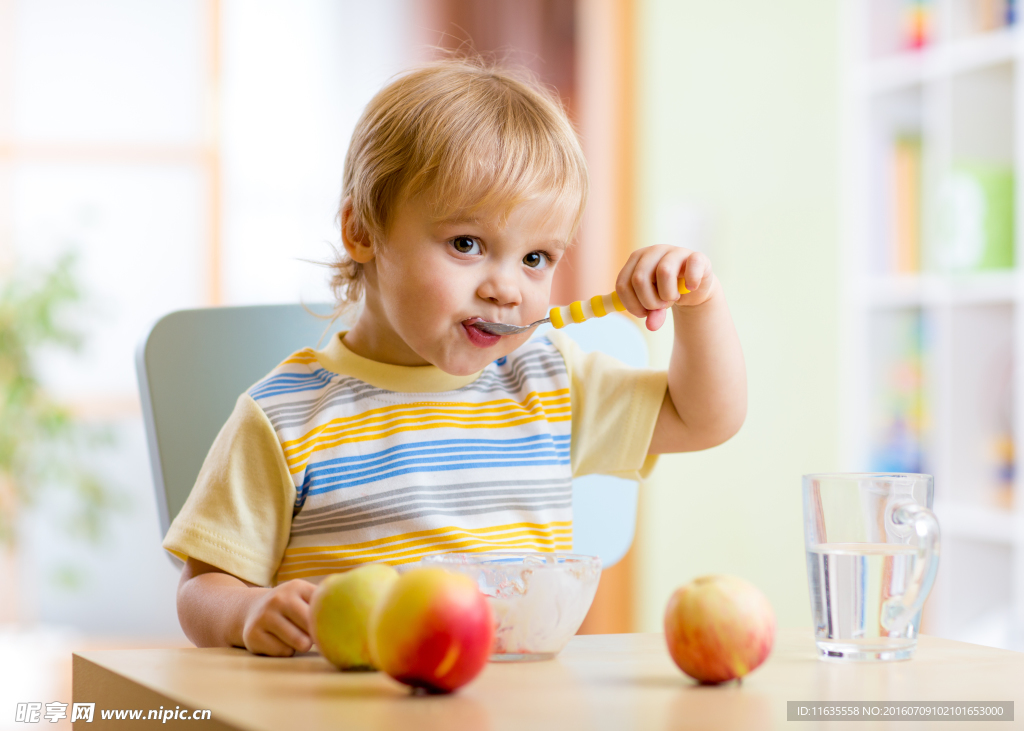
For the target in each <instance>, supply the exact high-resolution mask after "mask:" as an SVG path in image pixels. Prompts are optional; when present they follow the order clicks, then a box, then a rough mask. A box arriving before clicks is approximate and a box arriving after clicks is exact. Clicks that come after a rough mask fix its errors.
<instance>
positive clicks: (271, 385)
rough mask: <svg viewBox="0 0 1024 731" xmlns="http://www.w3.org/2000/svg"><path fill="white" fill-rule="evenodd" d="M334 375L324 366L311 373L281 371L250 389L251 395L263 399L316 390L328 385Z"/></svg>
mask: <svg viewBox="0 0 1024 731" xmlns="http://www.w3.org/2000/svg"><path fill="white" fill-rule="evenodd" d="M333 377H334V374H333V373H331V372H330V371H328V370H325V369H323V368H317V369H316V370H315V371H313V372H311V373H280V374H278V375H276V376H273V377H271V378H267V379H265V380H263V381H260V382H259V383H257V384H256V385H255V386H253V387H252V388H251V389H249V395H250V396H252V397H253V398H254V399H261V398H267V397H268V396H279V395H281V394H285V393H299V392H302V391H314V390H316V389H320V388H323V387H324V386H326V385H327V384H328V383H330V382H331V378H333ZM310 381H313V382H312V383H310Z"/></svg>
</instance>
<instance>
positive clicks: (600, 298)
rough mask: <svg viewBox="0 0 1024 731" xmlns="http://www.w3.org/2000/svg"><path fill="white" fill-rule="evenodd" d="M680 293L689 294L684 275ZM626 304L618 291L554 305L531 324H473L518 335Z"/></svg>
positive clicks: (621, 308) (557, 326) (620, 309)
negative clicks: (543, 316) (534, 328)
mask: <svg viewBox="0 0 1024 731" xmlns="http://www.w3.org/2000/svg"><path fill="white" fill-rule="evenodd" d="M678 284H679V294H689V292H690V290H688V289H687V288H686V283H685V282H684V281H683V279H682V277H680V278H679V282H678ZM625 310H626V306H625V305H624V304H622V300H620V299H619V295H618V293H617V292H612V293H611V294H605V295H596V296H594V297H591V298H590V299H589V300H579V301H578V302H573V303H572V304H571V305H563V306H561V307H552V308H551V311H550V312H548V316H547V317H545V318H544V319H543V320H537V322H533V323H530V324H529V325H506V324H505V323H503V322H474V323H473V326H474V327H477V328H479V329H481V330H483V331H484V332H489V333H491V334H492V335H518V334H519V333H522V332H526V331H527V330H529V329H530V328H533V327H537V325H543V324H544V323H545V322H550V323H551V324H552V325H554V326H555V329H556V330H560V329H561V328H563V327H565V326H566V325H569V324H572V323H574V322H584V321H586V320H589V319H591V318H594V317H604V316H605V315H607V314H608V313H609V312H625Z"/></svg>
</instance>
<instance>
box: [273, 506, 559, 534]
mask: <svg viewBox="0 0 1024 731" xmlns="http://www.w3.org/2000/svg"><path fill="white" fill-rule="evenodd" d="M520 507H523V506H521V505H519V504H517V503H507V504H504V505H491V506H487V507H481V508H476V509H472V510H452V509H449V508H445V509H440V508H437V509H434V510H425V511H422V512H414V513H407V514H404V515H397V516H396V515H391V516H388V517H386V518H378V519H377V520H367V521H365V522H363V523H355V524H353V525H347V526H344V527H343V528H340V529H338V530H336V531H335V530H330V529H327V528H324V529H310V530H302V531H295V530H293V531H292V533H291V534H292V535H293V536H315V535H320V534H323V533H334V532H337V533H343V532H347V531H355V530H362V529H365V528H371V527H373V526H375V525H384V524H385V523H397V522H400V521H403V520H415V519H420V518H425V517H427V516H428V515H453V516H467V515H480V514H481V513H496V512H500V511H502V510H514V509H516V508H520ZM529 507H530V510H531V511H538V510H546V509H550V508H571V507H572V500H565V501H563V502H557V503H542V504H539V505H530V506H529Z"/></svg>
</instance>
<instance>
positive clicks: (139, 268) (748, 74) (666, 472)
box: [0, 0, 1024, 697]
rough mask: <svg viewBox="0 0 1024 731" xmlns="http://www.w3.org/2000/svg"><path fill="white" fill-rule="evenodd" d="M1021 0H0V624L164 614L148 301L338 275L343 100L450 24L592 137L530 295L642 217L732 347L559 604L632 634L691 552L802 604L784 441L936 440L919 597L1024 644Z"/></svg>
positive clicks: (791, 622) (794, 456)
mask: <svg viewBox="0 0 1024 731" xmlns="http://www.w3.org/2000/svg"><path fill="white" fill-rule="evenodd" d="M1016 11H1017V4H1016V2H1014V1H1013V0H778V1H777V2H773V3H763V2H757V1H756V0H742V1H738V2H730V3H708V2H700V1H699V0H516V2H511V1H510V0H377V1H375V2H372V3H366V2H356V1H354V0H292V1H290V2H283V0H244V1H243V0H147V2H145V3H139V2H135V1H133V0H73V1H72V0H0V297H2V299H0V359H2V360H0V388H3V389H4V390H3V392H2V393H0V397H2V400H0V403H4V404H6V405H5V406H4V407H3V408H4V409H5V411H4V412H0V420H2V421H3V422H4V425H3V426H2V427H0V516H2V521H0V528H2V529H3V533H2V534H0V535H2V537H3V545H4V548H3V549H2V552H0V627H2V628H3V629H0V637H3V638H4V639H3V640H2V641H3V642H4V643H6V645H3V646H4V647H6V648H8V651H10V652H14V650H11V649H10V648H17V647H24V646H27V643H28V641H27V640H24V639H23V638H24V637H26V636H27V634H26V633H31V632H34V633H35V634H34V635H32V637H33V639H32V641H31V644H32V647H33V648H35V651H34V652H33V657H35V658H36V659H37V660H38V662H40V663H42V662H44V660H39V659H38V658H41V657H43V656H44V655H45V650H46V648H54V649H53V654H54V656H55V657H64V656H65V655H66V647H68V646H69V645H71V646H76V647H77V646H97V645H102V646H109V645H112V644H120V645H122V646H130V645H137V646H142V645H150V646H152V645H154V644H172V645H173V644H184V643H186V642H187V640H186V639H185V638H184V636H183V635H182V633H181V631H180V629H179V627H178V621H177V617H176V612H175V605H174V595H175V588H176V584H177V579H178V572H177V570H176V569H175V568H174V566H173V565H172V564H171V562H170V561H169V560H168V558H167V556H166V555H164V553H163V551H162V549H161V548H160V529H159V524H158V520H157V512H156V506H155V499H154V494H153V484H152V478H151V474H150V468H149V463H148V457H147V453H146V443H145V437H144V433H143V427H142V419H141V410H140V405H139V398H138V391H137V385H136V378H135V369H134V351H135V347H136V345H137V343H138V341H139V339H140V338H141V337H142V335H143V334H144V333H145V332H146V331H147V329H148V327H149V326H150V325H151V324H152V323H153V322H154V321H155V320H156V319H157V318H158V317H160V316H161V315H163V314H165V313H167V312H169V311H171V310H175V309H180V308H187V307H204V306H218V305H237V304H253V303H274V302H295V301H304V302H319V301H325V300H327V299H329V292H328V289H327V287H326V272H325V270H324V269H323V268H322V267H320V266H318V265H317V264H316V262H322V261H324V260H326V259H328V258H329V257H330V255H331V247H332V246H334V245H336V244H337V243H338V230H337V227H336V225H335V220H334V216H335V212H336V207H337V201H338V195H339V191H340V181H341V175H342V163H343V159H344V155H345V150H346V145H347V142H348V139H349V136H350V134H351V131H352V128H353V126H354V124H355V121H356V119H357V117H358V115H359V113H360V111H361V110H362V108H363V106H364V105H365V103H366V102H367V101H368V100H369V98H370V97H371V96H372V95H373V94H374V93H375V92H376V91H377V90H378V89H379V88H380V87H381V86H382V85H383V84H384V83H385V82H386V80H387V79H388V78H389V77H390V76H392V75H393V74H395V73H397V72H399V71H401V70H402V69H405V68H407V67H409V66H411V65H413V64H416V63H418V62H421V61H423V60H426V59H429V58H431V57H433V56H434V55H436V53H438V49H440V48H449V49H451V48H462V49H467V48H471V49H475V50H476V51H480V52H484V53H491V54H495V55H496V57H497V58H501V59H505V60H506V61H508V62H510V63H515V64H519V65H523V66H526V67H528V68H529V69H531V70H532V71H533V72H534V73H535V74H536V75H537V76H539V77H540V78H541V79H542V80H543V81H544V82H545V83H547V84H549V85H551V86H553V87H554V88H555V89H556V90H557V92H558V93H559V95H560V96H561V97H562V99H563V100H564V102H565V104H566V106H567V108H568V110H569V112H570V114H571V116H572V117H573V120H574V122H575V124H576V125H577V128H578V129H579V131H580V133H581V136H582V138H583V143H584V147H585V151H586V153H587V156H588V160H589V162H590V165H591V171H592V176H593V183H592V185H593V194H592V198H591V203H590V206H589V210H588V213H587V217H586V219H585V221H584V224H583V227H582V231H581V236H580V240H579V242H578V245H577V246H576V247H575V248H574V250H573V251H572V254H571V256H570V258H569V260H568V261H567V266H565V267H564V268H563V270H562V271H560V272H559V280H558V282H557V286H556V291H555V293H554V300H555V301H556V302H559V303H563V302H568V301H570V300H571V299H574V298H578V297H581V296H589V295H590V294H592V293H593V292H598V291H604V290H606V289H608V288H609V287H611V286H612V283H613V280H614V276H615V273H616V272H617V270H618V268H619V267H620V266H621V264H622V263H623V262H624V261H625V259H626V257H627V256H628V253H629V252H630V251H631V250H633V249H634V248H636V247H639V246H645V245H649V244H653V243H670V244H676V245H680V246H686V247H690V248H694V249H699V250H702V251H705V252H706V253H707V254H708V255H709V256H710V257H711V259H712V261H713V263H714V266H715V271H716V272H717V274H718V276H719V277H720V278H721V280H722V282H723V284H724V287H725V291H726V293H727V295H728V298H729V302H730V306H731V309H732V312H733V316H734V318H735V321H736V324H737V327H738V329H739V332H740V337H741V340H742V342H743V347H744V351H745V354H746V359H747V367H748V373H749V389H750V406H749V415H748V418H747V422H746V424H745V426H744V427H743V429H742V431H741V432H740V433H739V435H738V436H736V437H735V438H734V439H733V440H731V441H730V442H729V443H727V444H726V445H724V446H722V447H719V448H716V449H713V450H710V451H707V452H703V453H697V454H688V455H672V456H667V457H663V458H662V460H661V462H660V464H659V467H658V468H657V470H656V472H655V474H654V475H653V477H652V478H651V479H650V480H649V481H648V482H647V483H646V484H645V485H643V486H642V489H641V498H640V515H639V522H638V530H637V537H636V540H635V543H634V546H633V549H632V550H631V551H630V554H629V555H628V556H627V559H626V560H624V561H623V562H622V563H621V564H619V565H618V566H616V567H615V568H614V569H612V570H610V571H608V572H607V573H606V575H605V577H604V578H603V580H602V586H601V590H600V593H599V598H598V601H597V602H596V604H595V607H594V609H593V610H592V612H591V616H590V617H588V620H587V623H586V625H585V631H591V632H608V631H612V632H623V631H658V630H659V629H660V626H661V613H662V611H663V608H664V606H665V602H666V601H667V598H668V596H669V594H670V593H671V592H672V590H673V589H674V588H676V587H677V586H679V585H682V584H683V583H686V582H687V581H689V580H690V579H692V578H694V577H695V576H698V575H701V574H707V573H731V574H738V575H741V576H744V577H746V578H748V579H750V580H751V581H753V582H754V583H756V584H757V585H758V586H759V587H760V588H761V589H762V590H763V591H764V592H765V593H766V594H767V596H768V597H769V599H770V600H771V602H772V604H773V605H774V607H775V610H776V612H777V615H778V619H779V623H780V625H781V626H784V627H789V626H793V627H807V626H809V625H810V621H811V618H810V611H809V601H808V594H807V578H806V571H805V565H806V563H805V558H804V551H803V536H802V513H801V498H800V476H801V475H802V474H804V473H807V472H813V471H830V470H903V471H926V472H930V473H933V474H935V476H936V486H937V487H936V510H937V512H938V513H939V517H940V520H941V521H942V525H943V529H944V536H943V537H944V543H943V566H942V570H941V571H940V578H939V582H938V584H937V587H936V591H935V592H934V594H933V596H932V598H931V599H930V600H929V604H928V606H927V608H926V611H925V616H924V622H925V627H924V631H925V632H930V633H933V634H939V635H942V636H947V637H952V638H957V639H964V640H970V641H976V642H981V643H985V644H991V645H995V646H1002V647H1016V648H1017V649H1024V645H1022V641H1024V640H1022V637H1024V633H1022V628H1024V506H1022V504H1021V501H1020V500H1017V501H1016V503H1015V502H1014V499H1013V497H1014V492H1015V483H1016V482H1018V481H1019V478H1018V477H1017V476H1016V473H1015V471H1014V465H1015V463H1014V454H1015V445H1017V444H1019V438H1020V437H1019V436H1018V435H1017V432H1015V431H1014V424H1015V423H1016V421H1017V415H1018V414H1020V413H1021V409H1022V408H1024V401H1022V396H1021V394H1022V392H1024V389H1021V388H1019V387H1018V384H1019V380H1020V378H1021V375H1020V373H1019V372H1018V371H1016V370H1015V368H1014V363H1015V362H1016V361H1018V360H1019V358H1018V357H1017V356H1019V355H1020V354H1021V352H1022V351H1021V348H1022V347H1024V346H1022V343H1024V326H1022V325H1021V318H1017V317H1016V315H1015V312H1016V311H1017V308H1018V307H1019V306H1021V305H1022V304H1024V284H1022V281H1021V277H1020V273H1019V272H1018V270H1017V268H1016V260H1017V258H1019V251H1020V243H1019V240H1020V236H1019V234H1018V233H1017V228H1016V227H1015V219H1016V215H1015V213H1016V210H1018V209H1019V208H1020V206H1021V204H1022V199H1021V196H1020V193H1019V190H1018V188H1017V187H1016V186H1015V173H1016V170H1017V169H1018V168H1019V167H1020V166H1021V165H1022V164H1024V157H1022V153H1021V149H1022V145H1021V144H1020V143H1019V141H1018V138H1019V137H1020V133H1019V132H1018V129H1019V128H1020V127H1019V123H1018V121H1017V119H1018V117H1017V110H1018V108H1019V105H1020V103H1021V99H1022V98H1024V94H1022V92H1024V89H1022V88H1021V82H1020V81H1019V78H1020V77H1019V76H1018V74H1017V72H1016V66H1017V64H1018V60H1019V59H1024V35H1022V34H1021V33H1020V32H1019V30H1018V28H1017V25H1016V20H1017V17H1016ZM669 329H670V328H666V331H665V332H659V333H655V334H651V335H650V343H651V349H652V355H653V359H654V364H655V365H660V366H664V365H666V364H667V360H668V353H669V350H670V347H671V336H670V333H669V332H668V330H669ZM1018 489H1019V488H1018ZM19 638H22V639H19ZM19 642H20V643H22V644H21V645H19ZM40 648H42V649H40ZM10 657H14V655H10ZM19 662H20V661H19ZM25 662H28V661H27V660H26V661H25ZM33 662H35V660H33ZM0 663H2V667H0V685H4V684H5V683H16V682H21V683H25V682H28V681H27V680H26V678H28V677H30V676H31V673H30V672H29V671H28V670H26V667H28V666H26V665H23V664H19V665H18V667H17V669H15V667H14V665H13V664H12V663H10V662H7V661H6V659H3V660H0ZM41 672H42V671H40V673H41ZM40 677H42V675H40ZM55 677H56V676H55ZM54 682H58V681H54ZM59 682H63V681H59ZM61 687H63V686H61ZM55 692H56V691H55ZM33 695H40V694H39V693H35V694H33ZM42 695H45V694H42ZM66 695H67V696H68V697H70V692H67V693H66Z"/></svg>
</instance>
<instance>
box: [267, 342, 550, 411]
mask: <svg viewBox="0 0 1024 731" xmlns="http://www.w3.org/2000/svg"><path fill="white" fill-rule="evenodd" d="M566 372H567V371H566V368H565V362H564V361H563V360H562V358H561V357H560V356H559V355H552V354H550V353H545V352H543V351H532V352H529V353H524V354H523V355H522V356H521V357H520V358H517V359H516V360H515V361H514V363H513V364H512V367H511V369H510V370H509V372H508V373H499V372H497V371H495V370H487V371H485V372H484V374H483V375H481V376H480V378H478V379H477V380H475V381H473V383H470V384H467V385H465V386H463V387H462V388H460V389H456V390H455V391H454V392H453V393H469V392H472V391H477V392H482V393H486V392H488V391H494V390H501V391H513V392H517V391H519V390H520V389H521V388H522V385H523V383H524V382H525V380H526V377H527V376H543V377H547V378H553V377H555V376H558V375H563V374H565V373H566ZM393 393H394V392H392V391H386V390H384V389H380V388H376V387H375V386H370V385H369V384H367V383H365V382H363V381H360V380H358V379H356V378H351V377H347V376H346V377H342V378H341V379H340V380H332V382H331V383H330V384H329V385H328V386H327V388H326V389H325V390H323V391H322V392H321V393H320V395H319V396H317V397H316V398H313V399H308V400H306V401H291V402H288V403H284V404H278V405H275V406H267V407H265V408H264V409H263V412H264V413H265V414H266V415H267V418H269V419H270V421H271V423H272V424H273V426H274V428H275V429H279V428H285V427H288V426H294V425H295V424H301V423H303V422H305V421H306V420H307V419H308V418H309V417H310V416H311V415H312V414H313V413H315V412H316V411H318V410H322V409H323V408H325V407H327V406H337V405H341V404H349V403H356V402H358V401H362V400H363V399H368V398H373V397H387V396H391V395H392V394H393Z"/></svg>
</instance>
